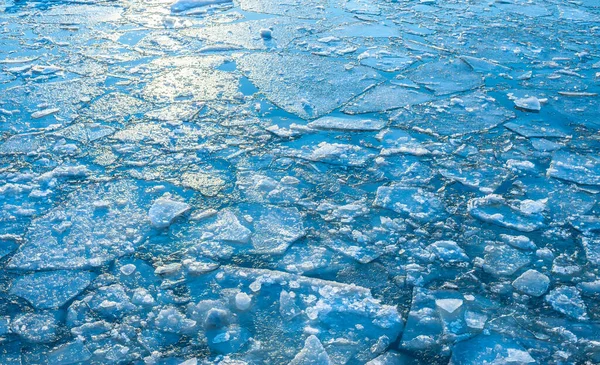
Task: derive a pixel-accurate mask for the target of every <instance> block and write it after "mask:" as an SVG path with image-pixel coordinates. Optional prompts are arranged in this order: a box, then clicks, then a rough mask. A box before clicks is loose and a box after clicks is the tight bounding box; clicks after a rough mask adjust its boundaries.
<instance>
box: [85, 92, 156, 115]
mask: <svg viewBox="0 0 600 365" xmlns="http://www.w3.org/2000/svg"><path fill="white" fill-rule="evenodd" d="M149 108H150V105H148V104H147V103H145V102H143V101H142V100H140V99H137V98H134V97H132V96H129V95H126V94H123V93H110V94H105V95H103V96H102V97H100V98H98V99H96V100H94V101H93V102H92V104H91V105H90V107H89V109H88V110H86V111H85V112H86V113H87V114H88V115H89V117H91V118H94V119H96V120H98V121H103V122H123V121H127V120H128V119H129V118H130V117H132V116H134V115H137V114H140V115H141V114H143V113H145V112H147V111H148V110H149Z"/></svg>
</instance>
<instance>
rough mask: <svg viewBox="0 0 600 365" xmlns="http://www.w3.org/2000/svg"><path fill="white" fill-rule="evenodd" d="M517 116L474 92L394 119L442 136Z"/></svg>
mask: <svg viewBox="0 0 600 365" xmlns="http://www.w3.org/2000/svg"><path fill="white" fill-rule="evenodd" d="M513 117H514V113H513V112H511V111H509V110H507V109H506V108H504V107H502V106H501V105H499V103H498V102H497V101H496V100H495V99H494V98H492V97H491V96H489V95H487V94H485V93H483V92H479V91H476V92H472V93H468V94H465V95H460V96H457V97H453V98H447V99H442V100H435V101H433V102H431V103H428V104H425V105H422V106H416V107H412V108H411V110H410V111H406V110H400V111H399V112H398V113H396V114H394V115H392V117H391V118H392V120H393V121H395V122H396V123H399V124H401V125H405V126H410V127H415V128H419V129H421V130H424V131H428V132H430V133H434V134H439V135H442V136H461V135H464V134H468V133H481V132H484V131H487V130H490V129H492V128H494V127H496V126H497V125H499V124H501V123H504V122H505V121H507V120H509V119H510V118H513Z"/></svg>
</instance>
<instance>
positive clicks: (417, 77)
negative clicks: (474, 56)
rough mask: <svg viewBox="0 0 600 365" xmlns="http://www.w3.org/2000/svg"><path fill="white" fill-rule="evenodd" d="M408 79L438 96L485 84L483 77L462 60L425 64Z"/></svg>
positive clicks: (409, 75)
mask: <svg viewBox="0 0 600 365" xmlns="http://www.w3.org/2000/svg"><path fill="white" fill-rule="evenodd" d="M407 77H408V78H409V79H411V80H412V81H414V82H416V83H417V84H420V85H423V87H425V88H427V89H429V90H431V91H433V92H434V93H435V94H436V95H447V94H454V93H457V92H461V91H467V90H471V89H475V88H477V87H479V86H481V85H482V84H483V79H482V77H481V75H479V74H478V73H476V72H474V71H473V70H472V68H471V67H470V66H469V65H468V64H466V63H465V62H464V61H463V60H461V59H456V60H449V61H437V62H428V63H425V64H423V65H421V66H419V67H418V68H416V69H415V70H414V71H412V72H410V73H408V74H407Z"/></svg>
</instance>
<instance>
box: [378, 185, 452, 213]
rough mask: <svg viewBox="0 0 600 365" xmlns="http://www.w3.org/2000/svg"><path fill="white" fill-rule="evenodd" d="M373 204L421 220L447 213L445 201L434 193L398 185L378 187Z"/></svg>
mask: <svg viewBox="0 0 600 365" xmlns="http://www.w3.org/2000/svg"><path fill="white" fill-rule="evenodd" d="M373 206H375V207H378V208H385V209H390V210H393V211H395V212H397V213H404V214H408V216H410V217H411V218H413V219H416V220H418V221H421V222H427V221H432V220H437V219H440V218H441V217H443V215H444V214H445V208H444V205H443V203H442V202H441V201H440V199H439V198H438V197H437V196H436V195H435V194H434V193H432V192H429V191H426V190H424V189H421V188H413V187H404V186H398V185H392V186H380V187H379V188H377V196H376V197H375V201H374V202H373Z"/></svg>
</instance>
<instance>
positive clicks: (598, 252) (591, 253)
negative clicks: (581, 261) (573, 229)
mask: <svg viewBox="0 0 600 365" xmlns="http://www.w3.org/2000/svg"><path fill="white" fill-rule="evenodd" d="M581 245H582V246H583V249H584V250H585V257H586V258H587V260H588V262H589V263H590V264H592V265H595V266H600V237H598V236H586V235H583V236H581Z"/></svg>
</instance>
